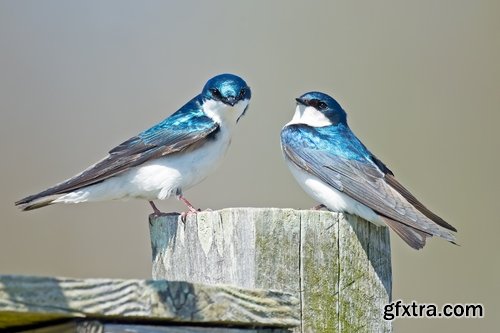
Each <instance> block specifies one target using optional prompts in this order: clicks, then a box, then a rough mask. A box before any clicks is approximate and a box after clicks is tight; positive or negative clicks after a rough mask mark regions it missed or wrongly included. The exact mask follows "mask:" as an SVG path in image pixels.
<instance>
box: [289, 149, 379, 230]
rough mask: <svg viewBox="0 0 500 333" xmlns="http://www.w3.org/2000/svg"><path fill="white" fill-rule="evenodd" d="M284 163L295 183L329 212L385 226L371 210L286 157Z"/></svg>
mask: <svg viewBox="0 0 500 333" xmlns="http://www.w3.org/2000/svg"><path fill="white" fill-rule="evenodd" d="M285 161H286V163H287V165H288V168H289V169H290V171H291V172H292V175H293V176H294V177H295V179H296V180H297V183H299V185H300V186H301V187H302V189H303V190H304V191H305V192H306V193H307V194H308V195H309V196H311V197H312V198H313V199H314V200H316V201H317V202H319V203H321V204H323V205H325V206H326V207H328V208H329V209H330V210H333V211H336V212H346V213H350V214H354V215H358V216H360V217H362V218H364V219H365V220H367V221H370V222H372V223H373V224H375V225H377V226H385V222H384V221H383V220H382V219H381V218H380V217H379V216H378V214H377V213H375V212H374V211H373V210H372V209H371V208H369V207H367V206H365V205H363V204H362V203H360V202H358V201H356V200H354V199H353V198H351V197H349V196H348V195H347V194H345V193H343V192H340V191H338V190H337V189H335V188H333V187H331V186H330V185H328V184H326V183H324V182H323V181H321V180H320V179H319V178H317V177H315V176H313V175H311V174H309V173H307V172H306V171H304V170H302V169H300V168H299V167H298V166H296V165H295V164H294V163H293V162H291V161H289V160H288V158H287V157H286V156H285Z"/></svg>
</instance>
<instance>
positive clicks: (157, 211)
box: [148, 201, 163, 216]
mask: <svg viewBox="0 0 500 333" xmlns="http://www.w3.org/2000/svg"><path fill="white" fill-rule="evenodd" d="M148 202H149V204H150V205H151V207H152V208H153V211H154V213H153V214H155V215H156V216H160V215H162V214H163V212H162V211H161V210H159V209H158V208H157V207H156V205H155V203H154V202H153V201H148Z"/></svg>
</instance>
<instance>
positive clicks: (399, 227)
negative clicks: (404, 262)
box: [382, 217, 432, 250]
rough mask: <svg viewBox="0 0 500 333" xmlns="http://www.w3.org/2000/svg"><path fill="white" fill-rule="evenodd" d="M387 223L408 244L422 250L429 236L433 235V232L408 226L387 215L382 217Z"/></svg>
mask: <svg viewBox="0 0 500 333" xmlns="http://www.w3.org/2000/svg"><path fill="white" fill-rule="evenodd" d="M382 218H383V219H384V220H385V222H386V223H387V225H388V226H389V227H390V228H391V229H392V230H393V231H394V232H395V233H396V234H397V235H398V236H399V237H401V239H402V240H404V241H405V243H406V244H408V245H409V246H411V247H412V248H414V249H415V250H420V249H421V248H423V247H424V246H425V242H426V239H427V237H432V235H431V234H429V233H426V232H424V231H422V230H418V229H415V228H412V227H410V226H407V225H406V224H403V223H401V222H398V221H394V220H392V219H389V218H387V217H382Z"/></svg>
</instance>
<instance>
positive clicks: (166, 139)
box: [15, 74, 251, 214]
mask: <svg viewBox="0 0 500 333" xmlns="http://www.w3.org/2000/svg"><path fill="white" fill-rule="evenodd" d="M250 98H251V90H250V87H249V86H248V85H247V84H246V82H245V81H244V80H243V79H242V78H240V77H238V76H236V75H232V74H221V75H218V76H215V77H213V78H211V79H210V80H208V82H207V83H206V84H205V86H204V87H203V90H202V91H201V93H200V94H198V95H197V96H196V97H194V98H193V99H191V100H190V101H189V102H187V103H186V104H185V105H184V106H183V107H181V108H180V109H179V110H178V111H176V112H175V113H173V114H172V115H170V116H169V117H168V118H166V119H165V120H163V121H161V122H160V123H158V124H156V125H154V126H153V127H151V128H149V129H147V130H145V131H144V132H142V133H140V134H138V135H137V136H134V137H132V138H130V139H129V140H127V141H125V142H123V143H122V144H120V145H118V146H117V147H115V148H113V149H111V150H110V151H109V154H108V155H107V156H106V157H105V158H104V159H102V160H101V161H99V162H97V163H96V164H94V165H92V166H90V167H89V168H87V169H86V170H84V171H83V172H81V173H79V174H77V175H76V176H74V177H72V178H70V179H68V180H66V181H64V182H62V183H59V184H57V185H55V186H53V187H51V188H49V189H47V190H45V191H42V192H40V193H37V194H34V195H30V196H28V197H26V198H24V199H21V200H19V201H17V202H16V203H15V204H16V205H17V206H19V207H20V208H21V209H22V210H31V209H36V208H40V207H44V206H47V205H51V204H56V203H79V202H91V201H103V200H117V199H128V198H138V199H145V200H148V201H149V203H150V204H151V206H152V208H153V210H154V213H156V214H160V213H161V212H160V211H159V209H158V208H157V207H156V206H155V204H154V203H153V200H156V199H159V200H163V199H166V198H169V197H172V196H177V198H179V199H180V200H182V201H183V202H184V203H185V204H186V205H187V207H188V208H189V211H191V212H196V211H197V210H196V209H195V207H193V205H192V204H191V203H190V202H189V201H188V200H187V199H186V198H185V197H184V196H183V193H184V191H185V190H187V189H189V188H190V187H192V186H194V185H196V184H198V183H199V182H201V181H202V180H203V179H205V178H206V177H207V176H208V175H209V174H210V173H211V172H213V171H214V170H215V169H216V168H217V167H218V166H219V164H220V163H221V161H222V158H223V156H224V155H225V153H226V151H227V149H228V147H229V144H230V143H231V137H232V135H233V133H234V130H235V127H236V123H237V122H238V121H239V120H240V118H241V117H242V116H243V115H244V114H245V111H246V110H247V108H248V103H249V101H250Z"/></svg>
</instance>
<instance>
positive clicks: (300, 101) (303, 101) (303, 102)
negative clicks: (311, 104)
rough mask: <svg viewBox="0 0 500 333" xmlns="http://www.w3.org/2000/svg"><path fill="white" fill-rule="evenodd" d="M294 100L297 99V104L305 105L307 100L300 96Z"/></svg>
mask: <svg viewBox="0 0 500 333" xmlns="http://www.w3.org/2000/svg"><path fill="white" fill-rule="evenodd" d="M295 100H296V101H297V104H302V105H306V106H307V100H305V99H303V98H300V97H297V98H296V99H295Z"/></svg>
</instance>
